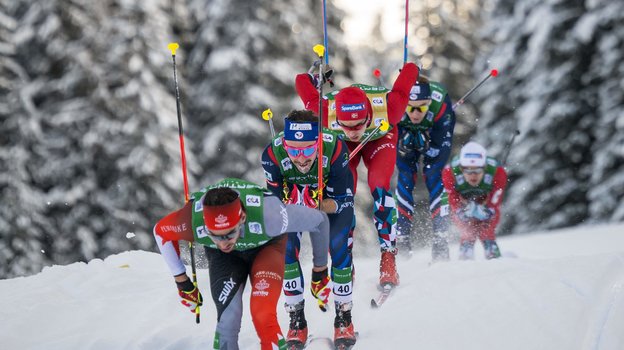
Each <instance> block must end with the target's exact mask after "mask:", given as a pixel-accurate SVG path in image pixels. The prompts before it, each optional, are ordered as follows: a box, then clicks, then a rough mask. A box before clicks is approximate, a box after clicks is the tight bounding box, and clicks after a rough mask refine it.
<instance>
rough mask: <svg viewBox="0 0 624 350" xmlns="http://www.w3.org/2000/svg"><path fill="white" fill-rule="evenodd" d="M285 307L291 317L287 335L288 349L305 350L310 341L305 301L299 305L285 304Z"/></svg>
mask: <svg viewBox="0 0 624 350" xmlns="http://www.w3.org/2000/svg"><path fill="white" fill-rule="evenodd" d="M284 306H285V308H286V312H288V314H289V316H290V324H289V327H288V334H287V335H286V349H288V350H300V349H303V348H304V347H305V345H306V342H307V340H308V323H307V321H306V319H305V314H304V312H303V309H304V306H305V300H302V301H300V302H298V303H297V304H285V305H284Z"/></svg>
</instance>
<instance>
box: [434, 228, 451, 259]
mask: <svg viewBox="0 0 624 350" xmlns="http://www.w3.org/2000/svg"><path fill="white" fill-rule="evenodd" d="M448 260H449V247H448V242H447V240H446V233H444V232H434V233H433V244H432V246H431V262H432V263H436V262H440V261H448Z"/></svg>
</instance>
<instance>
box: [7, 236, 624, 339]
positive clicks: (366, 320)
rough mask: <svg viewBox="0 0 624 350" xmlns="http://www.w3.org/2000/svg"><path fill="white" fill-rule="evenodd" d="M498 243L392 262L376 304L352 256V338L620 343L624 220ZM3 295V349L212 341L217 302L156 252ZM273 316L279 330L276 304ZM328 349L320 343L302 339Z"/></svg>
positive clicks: (245, 335)
mask: <svg viewBox="0 0 624 350" xmlns="http://www.w3.org/2000/svg"><path fill="white" fill-rule="evenodd" d="M499 244H500V246H501V250H502V251H503V254H504V255H505V258H503V259H500V260H496V261H485V260H483V258H482V257H481V256H482V250H481V248H479V249H478V250H477V251H476V253H477V255H478V258H477V260H476V261H469V262H465V261H457V260H456V259H455V256H454V257H453V260H452V261H451V262H448V263H440V264H436V265H432V266H429V265H428V262H429V252H428V251H426V250H422V251H417V252H416V254H415V255H414V256H413V257H412V258H411V259H410V260H401V261H399V272H400V275H401V286H400V288H398V289H397V290H396V291H395V294H394V295H393V296H392V297H391V298H390V299H388V301H387V302H386V304H384V305H383V307H382V308H381V309H378V310H373V309H371V308H370V299H371V297H373V296H375V295H376V294H377V292H376V286H375V285H376V281H377V275H378V272H377V269H378V256H356V257H355V258H356V267H357V275H356V282H355V295H354V299H355V307H354V310H353V317H354V323H355V326H356V329H357V330H358V331H359V333H360V338H359V340H358V343H357V345H356V348H357V349H449V350H455V349H461V350H470V349H475V350H476V349H479V350H481V349H522V350H526V349H565V350H568V349H601V350H606V349H609V350H617V349H624V333H623V330H624V290H623V287H624V225H612V226H595V227H589V226H585V227H577V228H574V229H568V230H561V231H556V232H547V233H539V234H532V235H522V236H515V237H509V238H502V239H500V240H499ZM452 249H453V251H454V252H456V250H457V246H452ZM455 255H456V254H455ZM304 266H306V265H304ZM308 267H309V264H308V265H307V266H306V269H307V268H308ZM307 270H308V269H307ZM308 275H309V273H308V272H306V276H308ZM198 279H199V285H200V288H201V289H202V290H203V294H204V296H205V297H207V298H208V299H209V298H210V297H209V295H210V293H209V291H208V290H207V287H208V285H207V281H208V271H207V270H200V271H199V274H198ZM248 297H249V293H248V292H247V295H246V300H249V299H248ZM306 298H307V299H308V300H307V305H308V306H307V309H306V311H307V312H306V314H307V318H308V325H309V329H310V332H311V333H313V334H314V335H315V336H316V337H325V336H328V337H329V336H332V334H333V329H332V327H333V326H332V323H333V310H332V312H328V313H325V314H324V313H322V312H320V311H319V310H317V309H315V306H314V303H313V300H311V298H310V295H309V292H306ZM0 303H1V305H0V316H1V317H0V319H1V322H2V327H0V339H1V340H0V344H1V345H0V348H2V349H5V350H22V349H45V350H53V349H59V350H61V349H62V350H67V349H102V350H110V349H150V350H151V349H212V336H213V330H214V325H215V309H214V307H213V305H212V303H211V302H210V300H208V302H207V303H206V304H205V305H204V306H203V307H202V310H201V316H202V319H201V323H200V324H199V325H197V324H195V318H194V315H192V314H191V313H190V312H188V311H187V310H186V309H185V308H183V307H182V306H181V305H180V304H179V302H178V297H177V293H176V288H175V285H174V283H173V280H172V278H171V277H170V276H169V273H168V269H167V268H166V267H165V264H164V262H163V261H162V259H161V257H160V256H159V255H158V254H155V253H149V252H142V251H132V252H126V253H122V254H118V255H113V256H110V257H108V258H106V259H105V260H103V261H102V260H99V259H96V260H92V261H90V262H89V263H88V264H86V263H75V264H71V265H68V266H54V267H50V268H46V269H44V270H43V271H42V272H41V273H39V274H37V275H34V276H29V277H22V278H14V279H9V280H1V281H0ZM247 306H248V305H247ZM313 306H314V307H313ZM278 315H279V319H280V324H281V325H282V327H283V329H285V328H286V327H287V326H288V317H287V315H286V313H285V312H284V310H283V308H282V307H281V303H280V306H279V307H278ZM244 317H245V320H244V322H243V329H242V331H241V336H240V345H241V349H257V348H259V346H258V344H259V343H258V340H257V337H256V334H255V331H254V330H253V326H252V324H251V320H250V318H249V313H248V312H247V310H246V313H245V316H244ZM325 348H327V345H326V344H325V343H324V342H320V341H319V342H313V343H311V344H310V347H309V349H325Z"/></svg>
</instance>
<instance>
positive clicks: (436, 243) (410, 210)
mask: <svg viewBox="0 0 624 350" xmlns="http://www.w3.org/2000/svg"><path fill="white" fill-rule="evenodd" d="M398 126H399V127H398V130H399V131H398V133H399V142H398V144H397V151H398V153H397V164H396V167H397V170H398V181H397V188H396V196H397V202H398V203H397V205H398V224H397V242H398V245H399V250H400V251H411V249H412V246H411V243H412V240H413V237H412V235H413V215H414V197H413V195H412V192H413V191H414V185H415V183H416V179H417V176H418V166H419V162H420V158H421V157H422V158H423V169H422V175H423V178H424V181H425V185H426V186H427V190H428V191H429V211H430V213H431V219H432V228H433V242H432V250H431V255H432V260H433V261H440V260H448V258H449V251H448V240H447V237H448V229H449V216H448V214H449V208H448V196H447V194H446V192H445V191H444V186H443V185H442V169H443V168H444V166H445V165H446V163H447V162H448V160H449V157H450V155H451V143H452V140H453V130H454V128H455V113H454V112H453V104H452V102H451V98H450V97H449V95H448V93H447V91H446V89H444V87H442V86H441V85H440V84H439V83H437V82H433V81H429V80H428V79H427V78H425V77H423V76H420V77H419V79H418V82H417V84H415V85H414V86H413V87H412V90H411V91H410V95H409V104H408V105H407V109H406V110H405V115H404V116H403V119H402V120H401V122H400V123H399V125H398Z"/></svg>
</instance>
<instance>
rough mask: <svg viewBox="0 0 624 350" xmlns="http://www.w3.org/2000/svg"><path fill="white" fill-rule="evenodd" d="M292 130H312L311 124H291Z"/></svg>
mask: <svg viewBox="0 0 624 350" xmlns="http://www.w3.org/2000/svg"><path fill="white" fill-rule="evenodd" d="M290 130H312V124H310V123H290Z"/></svg>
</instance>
